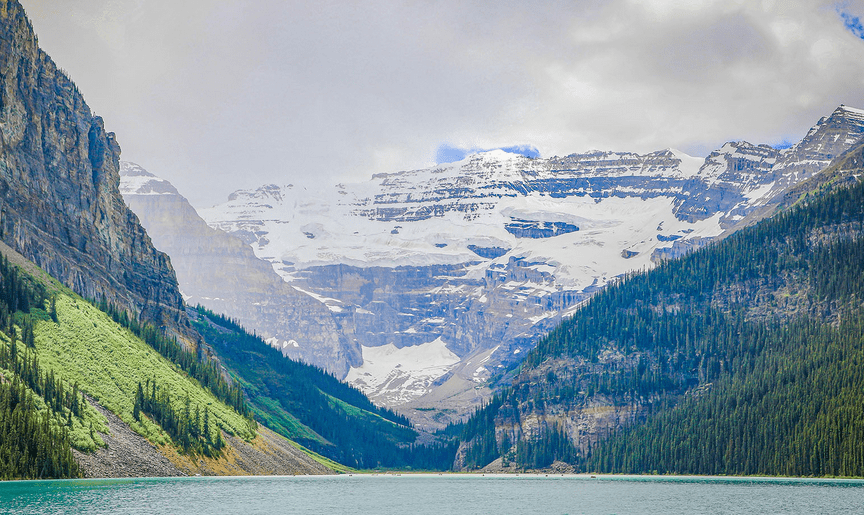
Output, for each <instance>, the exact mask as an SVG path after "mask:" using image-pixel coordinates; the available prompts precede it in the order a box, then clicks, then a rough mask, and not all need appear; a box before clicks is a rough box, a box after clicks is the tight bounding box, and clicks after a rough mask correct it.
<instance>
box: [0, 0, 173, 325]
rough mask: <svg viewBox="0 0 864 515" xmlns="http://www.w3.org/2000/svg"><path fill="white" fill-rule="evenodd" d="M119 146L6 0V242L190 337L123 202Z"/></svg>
mask: <svg viewBox="0 0 864 515" xmlns="http://www.w3.org/2000/svg"><path fill="white" fill-rule="evenodd" d="M119 156H120V146H119V145H118V144H117V140H116V138H115V136H114V134H113V133H111V132H107V131H106V130H105V127H104V123H103V121H102V119H101V118H100V117H98V116H94V115H93V113H92V112H91V111H90V108H89V107H88V106H87V104H86V103H85V102H84V97H83V96H82V95H81V93H80V92H79V91H78V89H77V87H76V86H75V84H74V83H73V82H72V81H71V80H70V79H69V77H68V76H67V75H66V74H65V73H64V72H63V70H61V69H59V68H58V67H57V65H56V64H54V62H53V61H52V60H51V58H50V57H49V56H48V55H47V54H46V53H45V52H43V51H42V50H41V49H40V48H39V46H38V43H37V39H36V35H35V34H34V32H33V28H32V26H31V24H30V22H29V20H28V19H27V17H26V15H25V13H24V9H23V8H22V7H21V5H20V4H19V3H18V2H17V1H16V0H0V238H2V240H3V241H4V242H6V243H7V244H9V246H10V247H12V248H13V249H15V250H17V251H18V252H20V253H22V254H23V255H24V256H26V257H27V258H28V259H30V260H32V261H33V262H35V263H36V264H38V265H39V266H40V267H41V268H42V269H44V270H45V271H47V272H48V273H50V274H51V275H52V276H54V277H56V278H57V279H59V280H61V281H62V282H63V283H65V284H67V285H68V286H70V287H72V288H73V289H74V290H75V291H76V292H78V293H79V294H81V295H83V296H86V297H90V298H98V297H101V296H102V295H104V296H106V297H107V298H108V299H109V300H110V301H111V302H114V303H116V304H118V305H121V306H125V307H126V308H128V309H130V310H132V311H133V312H134V313H141V314H142V316H143V317H144V318H145V319H148V320H150V321H152V322H155V323H156V324H157V325H162V326H168V327H170V328H172V329H174V330H176V331H178V332H179V334H180V335H181V336H182V335H188V334H189V330H188V320H187V319H186V317H185V313H184V311H183V310H182V302H183V299H182V297H181V296H180V292H179V289H178V287H177V282H176V279H175V277H174V271H173V269H172V268H171V263H170V261H169V259H168V257H167V256H166V255H165V254H163V253H161V252H159V251H157V250H156V249H155V248H153V245H152V244H151V242H150V238H149V237H148V236H147V233H146V232H145V231H144V228H143V227H141V225H140V224H139V223H138V218H137V217H136V216H135V214H134V213H133V212H132V211H131V210H129V208H128V207H127V206H126V204H124V203H123V198H122V197H121V196H120V192H119V189H118V185H119V181H120V178H119V175H118V169H119Z"/></svg>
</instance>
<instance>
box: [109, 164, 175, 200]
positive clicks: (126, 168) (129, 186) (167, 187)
mask: <svg viewBox="0 0 864 515" xmlns="http://www.w3.org/2000/svg"><path fill="white" fill-rule="evenodd" d="M120 177H121V178H122V180H121V181H120V193H121V194H123V195H180V192H178V191H177V188H175V187H174V185H173V184H171V183H170V182H168V181H166V180H165V179H162V178H161V177H157V176H155V175H153V174H152V173H150V172H148V171H147V170H145V169H144V168H143V167H142V166H141V165H138V164H136V163H131V162H129V161H120Z"/></svg>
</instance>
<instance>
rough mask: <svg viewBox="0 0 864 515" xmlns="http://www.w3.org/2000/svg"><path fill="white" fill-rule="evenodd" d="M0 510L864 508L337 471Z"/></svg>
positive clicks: (738, 482)
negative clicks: (325, 473)
mask: <svg viewBox="0 0 864 515" xmlns="http://www.w3.org/2000/svg"><path fill="white" fill-rule="evenodd" d="M0 513H16V514H18V513H45V514H49V513H50V514H56V513H68V514H78V513H120V514H129V513H132V514H139V513H140V514H163V513H170V514H187V513H188V514H211V515H212V514H215V513H242V514H257V513H316V514H319V513H380V514H408V515H423V514H438V513H470V514H475V513H476V514H486V513H497V514H500V513H544V514H545V513H549V514H555V513H567V514H576V513H638V514H653V513H658V514H659V513H663V514H666V513H724V514H725V513H730V514H732V513H778V514H779V513H830V514H841V513H864V480H822V479H815V480H813V479H761V478H700V477H662V476H611V477H610V476H599V477H597V478H591V477H589V476H553V475H550V476H544V475H519V476H480V475H442V476H438V475H420V474H418V475H410V474H403V475H352V476H348V475H343V476H302V477H301V476H298V477H242V478H232V477H228V478H225V477H220V478H213V477H195V478H170V479H163V478H158V479H156V478H153V479H82V480H62V481H13V482H4V483H0Z"/></svg>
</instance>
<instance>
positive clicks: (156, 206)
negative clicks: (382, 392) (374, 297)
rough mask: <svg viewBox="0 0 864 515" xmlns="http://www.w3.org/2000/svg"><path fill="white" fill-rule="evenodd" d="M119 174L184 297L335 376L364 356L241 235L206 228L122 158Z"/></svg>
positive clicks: (162, 185)
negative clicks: (235, 235)
mask: <svg viewBox="0 0 864 515" xmlns="http://www.w3.org/2000/svg"><path fill="white" fill-rule="evenodd" d="M120 176H121V187H120V190H121V192H122V194H123V198H124V199H125V200H126V202H128V203H129V207H131V208H132V209H133V210H134V211H135V212H136V213H138V215H139V216H140V217H141V223H142V224H143V225H144V227H146V228H147V232H148V233H149V234H150V236H151V237H152V238H153V243H154V244H155V245H156V247H157V248H159V249H160V250H163V251H165V252H167V253H168V254H169V255H170V256H171V260H172V263H173V264H174V267H175V269H176V271H177V279H178V281H179V282H180V287H181V288H182V291H183V294H184V296H185V297H186V301H187V303H189V304H190V305H193V306H194V305H197V304H201V305H202V306H206V307H207V308H209V309H211V310H213V311H215V312H217V313H222V314H225V315H227V316H229V317H231V318H234V319H236V320H237V321H239V322H240V323H241V324H242V325H244V326H245V327H248V328H249V330H250V331H251V330H254V331H255V332H256V333H257V334H258V335H260V336H262V337H263V338H265V339H267V340H268V341H269V342H270V343H271V345H273V346H275V347H277V348H278V349H280V350H281V351H282V353H283V354H284V355H286V356H290V357H292V358H300V357H302V358H303V359H305V360H307V361H309V362H311V363H314V364H316V365H318V366H321V367H323V368H325V369H327V370H329V371H330V372H333V373H334V374H336V375H338V376H339V377H343V376H344V375H345V374H346V373H347V372H348V368H349V366H351V365H359V364H360V363H361V362H362V361H361V358H360V346H359V345H358V344H356V343H353V345H352V344H350V343H349V341H348V339H347V338H345V337H344V336H342V335H341V334H340V331H339V327H338V326H337V324H336V322H335V320H334V319H333V316H332V314H331V312H330V310H328V309H327V307H326V306H325V305H324V304H322V303H321V302H319V301H318V300H316V299H314V298H313V297H310V296H309V295H307V294H305V293H302V292H300V291H298V290H296V289H294V288H293V287H291V286H290V285H289V284H287V283H285V282H284V281H283V280H282V278H281V277H280V276H279V274H277V273H276V272H275V271H274V270H273V267H272V266H271V265H270V263H268V262H266V261H262V260H260V259H258V258H257V257H255V253H254V252H252V249H251V248H250V247H249V246H248V245H246V244H245V243H243V242H242V241H241V240H240V239H238V238H235V237H234V236H231V235H229V234H226V233H224V232H222V231H218V230H216V229H212V228H211V227H209V226H208V225H207V223H206V222H205V221H204V220H203V219H202V218H201V217H199V216H198V213H196V212H195V209H194V208H193V207H192V206H191V205H190V204H189V202H188V201H187V200H186V199H185V198H184V197H183V196H182V195H180V194H179V193H178V192H177V190H176V189H175V188H174V186H173V185H171V183H169V182H168V181H165V180H163V179H160V178H158V177H156V176H154V175H153V174H151V173H149V172H147V171H146V170H144V169H143V168H141V167H140V166H139V165H136V164H134V163H127V162H122V163H121V166H120Z"/></svg>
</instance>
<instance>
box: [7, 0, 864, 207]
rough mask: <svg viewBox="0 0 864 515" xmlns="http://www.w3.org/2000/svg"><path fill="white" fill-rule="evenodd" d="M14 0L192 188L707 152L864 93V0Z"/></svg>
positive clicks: (190, 194) (93, 98)
mask: <svg viewBox="0 0 864 515" xmlns="http://www.w3.org/2000/svg"><path fill="white" fill-rule="evenodd" d="M21 2H22V4H23V5H24V7H25V8H26V10H27V13H28V15H29V16H30V18H31V19H32V21H33V24H34V26H35V29H36V32H37V34H38V36H39V42H40V44H41V46H42V47H43V48H44V49H45V50H46V51H47V52H48V53H49V54H50V55H51V56H52V57H53V58H54V60H55V61H56V62H57V63H58V65H59V66H60V67H62V68H64V69H65V70H67V71H68V72H69V74H70V75H71V76H72V78H73V79H74V80H75V81H76V83H77V84H78V85H79V87H80V89H81V90H82V91H83V92H84V95H85V98H86V100H87V102H88V104H90V106H91V108H93V110H94V111H95V112H96V113H97V114H99V115H101V116H103V117H104V118H105V124H106V128H108V130H112V131H115V132H116V133H117V136H118V140H119V142H120V144H121V146H122V148H123V158H124V159H127V160H131V161H135V162H137V163H139V164H141V165H142V166H144V167H145V168H147V169H148V170H150V171H151V172H153V173H156V174H157V175H160V176H162V177H165V178H167V179H169V180H170V181H171V182H173V183H174V184H175V185H176V186H177V187H178V189H179V190H180V191H181V192H182V193H183V194H184V195H185V196H186V197H187V198H189V199H190V201H192V203H193V204H194V205H195V206H197V207H206V206H209V205H212V204H215V203H219V202H221V201H223V200H224V199H225V197H226V196H227V195H228V194H229V193H230V192H232V191H234V190H236V189H239V188H249V187H256V186H258V185H261V184H264V183H312V184H314V183H315V182H320V181H322V180H326V181H330V182H335V181H337V180H361V179H364V178H368V177H369V175H370V174H372V173H375V172H387V171H397V170H403V169H412V168H418V167H423V166H428V165H431V164H433V163H435V161H436V158H437V159H439V160H440V159H441V158H443V157H446V156H451V157H452V156H453V155H458V154H459V153H460V151H463V150H470V149H488V148H496V147H510V146H519V145H523V146H527V147H529V148H533V149H536V151H538V152H539V154H540V155H541V156H543V157H549V156H552V155H565V154H569V153H573V152H581V151H585V150H589V149H594V148H598V149H608V150H631V151H638V152H649V151H652V150H657V149H662V148H667V147H673V148H678V149H681V150H684V151H685V152H688V153H690V154H693V155H700V156H704V155H706V154H707V153H708V152H710V151H711V150H712V149H714V148H717V147H718V146H720V145H721V144H722V143H723V142H724V141H727V140H732V139H735V140H738V139H744V140H748V141H751V142H753V143H769V144H774V145H776V144H781V143H783V142H784V141H786V142H794V141H797V140H798V139H800V138H801V137H802V136H803V135H804V134H805V133H806V131H807V129H808V128H809V127H810V126H811V125H813V124H814V123H815V122H816V121H817V120H818V119H819V118H820V117H821V116H824V115H827V114H830V112H831V111H832V110H833V109H834V108H835V107H836V106H837V105H839V104H841V103H845V104H847V105H852V106H859V107H864V40H862V37H864V26H862V23H861V20H860V19H859V17H861V18H864V4H862V2H860V1H859V2H819V1H817V0H810V1H797V0H796V1H789V0H785V1H780V0H777V1H774V0H762V1H759V0H753V1H736V0H722V1H712V0H681V1H677V0H651V1H646V0H611V1H606V0H597V1H595V0H586V1H582V0H571V1H569V2H556V1H525V0H517V1H512V2H511V1H497V2H488V1H478V2H471V1H465V0H455V1H435V0H423V1H416V2H415V1H401V2H397V1H380V0H371V1H367V2H362V4H363V5H362V7H360V4H361V2H349V1H328V0H318V1H315V2H307V1H300V0H294V1H284V0H183V1H177V0H63V1H62V2H59V1H57V0H21Z"/></svg>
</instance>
